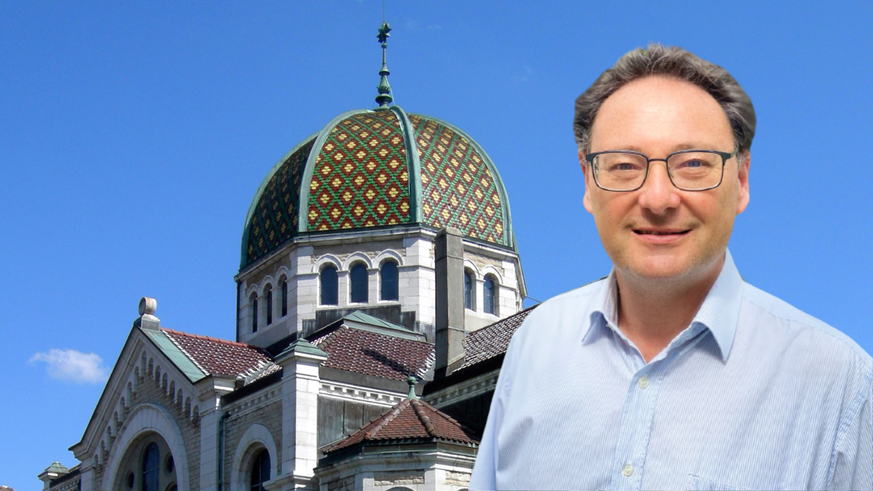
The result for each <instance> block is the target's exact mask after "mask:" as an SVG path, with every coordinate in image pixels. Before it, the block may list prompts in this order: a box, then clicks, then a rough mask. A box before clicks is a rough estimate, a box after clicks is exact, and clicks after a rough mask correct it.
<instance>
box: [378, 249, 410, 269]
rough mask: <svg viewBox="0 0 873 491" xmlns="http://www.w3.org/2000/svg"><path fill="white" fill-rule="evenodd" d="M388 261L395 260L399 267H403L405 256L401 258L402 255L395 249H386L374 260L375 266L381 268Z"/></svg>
mask: <svg viewBox="0 0 873 491" xmlns="http://www.w3.org/2000/svg"><path fill="white" fill-rule="evenodd" d="M386 259H393V260H394V262H396V263H397V266H398V267H402V266H403V256H401V255H400V253H398V252H397V251H395V250H394V249H386V250H384V251H382V252H380V253H379V254H378V255H376V259H374V260H373V264H377V265H380V266H381V265H382V263H383V262H385V260H386Z"/></svg>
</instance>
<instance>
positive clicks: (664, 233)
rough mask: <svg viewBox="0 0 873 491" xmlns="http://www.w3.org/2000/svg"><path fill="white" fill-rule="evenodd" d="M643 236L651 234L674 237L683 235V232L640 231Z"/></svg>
mask: <svg viewBox="0 0 873 491" xmlns="http://www.w3.org/2000/svg"><path fill="white" fill-rule="evenodd" d="M639 233H641V234H651V235H674V234H681V233H682V232H658V231H655V230H640V232H639Z"/></svg>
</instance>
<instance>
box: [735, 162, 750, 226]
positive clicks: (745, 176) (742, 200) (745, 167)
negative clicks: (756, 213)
mask: <svg viewBox="0 0 873 491" xmlns="http://www.w3.org/2000/svg"><path fill="white" fill-rule="evenodd" d="M751 163H752V154H751V152H750V151H749V149H745V150H743V163H742V165H739V166H737V180H738V181H739V188H738V190H737V191H738V193H739V196H738V198H739V199H738V200H737V215H739V214H740V213H742V212H743V211H744V210H745V209H746V206H748V205H749V165H750V164H751Z"/></svg>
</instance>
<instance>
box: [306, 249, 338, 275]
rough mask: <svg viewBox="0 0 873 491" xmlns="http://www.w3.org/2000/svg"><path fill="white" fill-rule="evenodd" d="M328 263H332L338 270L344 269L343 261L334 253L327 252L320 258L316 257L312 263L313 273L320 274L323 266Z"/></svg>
mask: <svg viewBox="0 0 873 491" xmlns="http://www.w3.org/2000/svg"><path fill="white" fill-rule="evenodd" d="M328 264H332V265H333V266H334V267H335V268H336V270H337V271H341V270H342V269H343V263H342V261H340V260H339V258H337V257H336V256H334V255H333V254H325V255H324V256H321V257H320V258H318V259H316V260H315V262H314V263H312V271H311V274H314V275H318V274H319V273H320V272H321V268H323V267H325V266H327V265H328Z"/></svg>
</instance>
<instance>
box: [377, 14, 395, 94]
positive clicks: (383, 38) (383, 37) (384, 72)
mask: <svg viewBox="0 0 873 491" xmlns="http://www.w3.org/2000/svg"><path fill="white" fill-rule="evenodd" d="M389 32H391V26H390V25H388V23H387V22H385V21H384V20H382V26H381V27H379V35H378V36H376V39H378V40H379V42H380V43H382V69H381V70H379V75H380V76H381V77H382V78H381V79H380V80H379V86H378V87H376V89H377V90H378V91H379V95H377V96H376V102H378V103H379V107H384V108H387V107H388V106H389V105H390V104H391V103H392V102H393V101H394V98H393V97H391V85H389V84H388V75H391V72H389V71H388V64H387V62H386V61H385V51H386V50H387V49H388V37H389V36H390V34H388V33H389Z"/></svg>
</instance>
